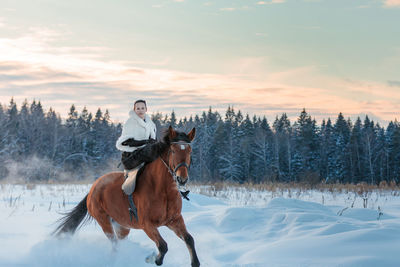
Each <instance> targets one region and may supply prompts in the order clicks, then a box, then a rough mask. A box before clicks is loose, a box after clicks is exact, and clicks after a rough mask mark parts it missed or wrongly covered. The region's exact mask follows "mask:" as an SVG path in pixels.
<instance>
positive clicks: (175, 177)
mask: <svg viewBox="0 0 400 267" xmlns="http://www.w3.org/2000/svg"><path fill="white" fill-rule="evenodd" d="M171 144H178V145H182V146H190V143H188V142H185V141H177V142H171ZM170 153H171V147H170V148H169V150H168V155H167V159H168V164H167V163H166V162H165V161H164V159H163V158H162V157H160V158H161V161H162V162H163V163H164V165H165V167H167V169H168V172H169V173H170V174H171V175H172V178H173V179H174V181H175V183H176V185H177V187H178V189H179V190H180V189H181V188H184V186H181V185H180V182H179V181H178V176H177V175H176V172H177V171H178V169H179V168H180V167H182V166H183V167H186V169H188V171H189V168H190V164H189V165H188V164H187V163H186V161H183V162H181V163H179V164H178V165H176V166H175V168H174V170H172V169H171V167H170V165H169V155H170ZM190 163H192V162H190Z"/></svg>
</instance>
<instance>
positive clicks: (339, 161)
mask: <svg viewBox="0 0 400 267" xmlns="http://www.w3.org/2000/svg"><path fill="white" fill-rule="evenodd" d="M334 135H335V143H336V150H335V155H334V164H335V173H334V178H335V179H337V180H338V181H340V182H343V181H344V180H345V179H346V178H347V177H349V176H350V164H349V162H350V158H349V153H348V151H349V141H350V128H349V125H348V123H347V122H346V121H345V119H344V117H343V114H342V113H339V115H338V118H337V120H336V123H335V125H334Z"/></svg>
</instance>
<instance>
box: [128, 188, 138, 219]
mask: <svg viewBox="0 0 400 267" xmlns="http://www.w3.org/2000/svg"><path fill="white" fill-rule="evenodd" d="M128 201H129V206H130V207H129V209H128V210H129V217H130V218H131V221H132V219H133V216H134V217H135V219H136V221H137V222H139V218H138V215H137V209H136V206H135V203H134V202H133V194H130V195H129V196H128Z"/></svg>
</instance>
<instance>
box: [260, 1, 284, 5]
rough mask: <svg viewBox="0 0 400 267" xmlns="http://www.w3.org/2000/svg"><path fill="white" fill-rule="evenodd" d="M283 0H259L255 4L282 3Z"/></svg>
mask: <svg viewBox="0 0 400 267" xmlns="http://www.w3.org/2000/svg"><path fill="white" fill-rule="evenodd" d="M284 2H285V0H271V1H259V2H257V5H271V4H282V3H284Z"/></svg>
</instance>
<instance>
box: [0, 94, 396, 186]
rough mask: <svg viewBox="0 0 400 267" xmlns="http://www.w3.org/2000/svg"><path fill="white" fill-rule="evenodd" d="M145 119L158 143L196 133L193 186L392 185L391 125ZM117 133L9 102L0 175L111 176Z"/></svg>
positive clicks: (3, 118) (96, 120)
mask: <svg viewBox="0 0 400 267" xmlns="http://www.w3.org/2000/svg"><path fill="white" fill-rule="evenodd" d="M151 117H152V119H153V121H154V122H155V123H156V125H157V128H158V130H159V134H158V135H159V137H160V134H161V132H162V129H163V128H166V127H168V126H169V125H171V126H173V127H175V128H176V129H178V130H182V131H186V132H187V131H189V130H190V129H191V128H193V127H196V138H195V140H194V142H193V144H192V150H193V152H192V164H191V168H190V175H191V177H192V179H195V180H197V181H199V182H215V181H230V182H238V183H244V182H253V183H263V182H307V183H319V182H327V183H330V182H340V183H359V182H367V183H370V184H379V183H380V182H382V181H385V182H393V181H394V182H396V183H398V182H399V180H400V124H399V122H397V121H396V120H395V121H392V122H390V123H389V124H388V126H387V127H386V129H385V128H384V127H382V126H380V125H379V123H375V122H374V121H372V120H370V119H369V118H368V116H366V117H365V118H363V120H361V118H358V119H357V120H356V121H355V122H352V121H351V120H350V119H347V120H346V119H345V118H344V117H343V115H342V113H339V115H338V116H337V118H336V119H335V120H334V121H332V120H331V119H328V120H323V121H322V124H321V125H317V123H316V121H315V119H312V117H311V116H310V115H309V114H308V113H307V112H306V110H305V109H303V111H301V113H300V115H299V117H298V118H297V120H296V121H295V122H294V123H291V121H290V120H289V119H288V117H287V115H286V114H285V113H283V114H282V115H280V116H277V117H276V118H275V120H274V121H273V122H272V123H271V124H270V123H269V122H268V120H267V119H266V118H265V117H262V118H261V117H258V116H253V117H252V118H250V116H249V115H248V114H247V115H245V116H244V115H243V113H242V112H241V111H240V110H239V111H235V110H234V108H233V107H228V109H227V111H226V112H225V114H224V117H223V116H222V115H221V114H220V113H219V112H217V111H213V110H212V108H211V107H210V108H209V110H208V111H203V112H202V114H201V115H196V116H194V117H193V116H190V117H189V118H187V117H185V118H182V119H179V121H178V119H177V117H176V115H175V112H174V111H172V112H171V114H165V115H164V114H162V113H154V114H152V115H151ZM121 130H122V126H121V124H119V123H113V122H112V121H111V119H110V114H109V112H108V111H107V110H106V111H105V112H104V113H103V112H102V110H101V109H100V108H99V109H98V110H97V112H96V114H95V115H94V116H93V115H92V114H91V113H90V112H88V110H87V109H86V108H83V110H82V111H81V112H78V111H77V110H76V108H75V106H74V105H72V106H71V108H70V110H69V113H68V115H67V118H66V119H65V120H64V119H62V118H61V117H60V115H58V114H57V113H56V112H55V111H54V110H53V109H52V108H50V109H49V110H48V111H47V112H45V111H44V109H43V107H42V104H41V102H40V101H39V102H36V101H35V100H34V101H33V102H32V103H28V102H27V101H24V103H23V104H22V106H21V108H20V109H18V108H17V105H16V103H15V102H14V100H13V99H11V101H10V103H9V104H8V105H0V138H1V143H0V177H7V176H10V173H13V174H14V173H18V175H20V176H23V178H24V179H25V180H49V179H55V180H57V179H62V178H65V179H67V178H68V177H69V176H70V178H71V179H73V178H75V179H85V178H86V179H87V178H88V176H90V177H93V178H95V177H97V176H98V175H101V174H103V173H104V172H105V171H110V170H116V169H117V164H118V162H119V159H120V152H119V151H118V150H117V149H116V148H115V142H116V140H117V138H118V137H119V135H120V133H121ZM16 163H20V164H19V165H18V164H16ZM12 166H14V169H13V167H12ZM15 166H17V167H15ZM15 169H16V170H15ZM13 171H14V172H13Z"/></svg>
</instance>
